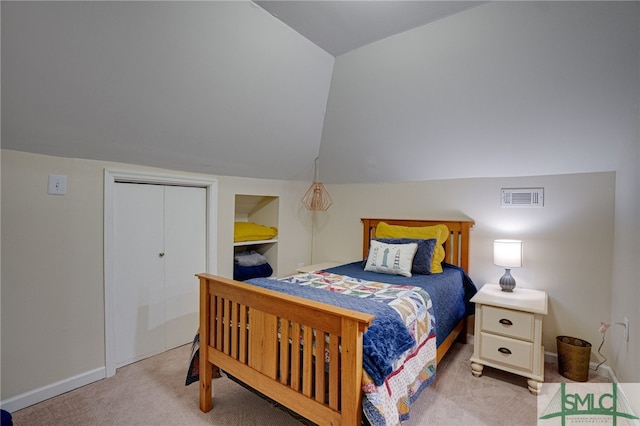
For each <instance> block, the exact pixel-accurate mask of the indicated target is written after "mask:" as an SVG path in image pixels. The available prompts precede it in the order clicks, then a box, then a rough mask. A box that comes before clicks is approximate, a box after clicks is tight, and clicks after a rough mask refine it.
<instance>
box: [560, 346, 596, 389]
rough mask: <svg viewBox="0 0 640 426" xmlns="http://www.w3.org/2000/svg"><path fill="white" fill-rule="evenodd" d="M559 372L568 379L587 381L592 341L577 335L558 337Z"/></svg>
mask: <svg viewBox="0 0 640 426" xmlns="http://www.w3.org/2000/svg"><path fill="white" fill-rule="evenodd" d="M556 344H557V349H558V372H559V373H560V374H562V375H563V376H564V377H566V378H567V379H571V380H574V381H576V382H586V381H587V380H588V379H589V360H590V359H591V343H589V342H587V341H586V340H582V339H578V338H577V337H569V336H558V337H556Z"/></svg>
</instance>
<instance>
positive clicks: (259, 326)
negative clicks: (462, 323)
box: [198, 274, 374, 425]
mask: <svg viewBox="0 0 640 426" xmlns="http://www.w3.org/2000/svg"><path fill="white" fill-rule="evenodd" d="M198 277H199V279H200V409H201V410H202V411H205V412H207V411H209V410H211V408H212V406H213V401H212V389H211V379H212V364H213V365H215V366H218V367H219V368H221V369H222V370H224V371H226V372H227V373H228V374H230V375H232V376H234V377H236V378H237V379H239V380H241V381H243V382H245V383H246V384H248V385H250V386H251V387H252V388H254V389H255V390H257V391H259V392H262V393H263V394H265V395H267V396H269V397H270V398H272V399H273V400H275V401H277V402H279V403H281V404H282V405H284V406H286V407H288V408H290V409H292V410H293V411H295V412H297V413H299V414H300V415H302V416H304V417H306V418H307V419H309V420H311V421H313V422H315V423H318V424H332V425H333V424H336V425H337V424H345V425H356V424H360V421H361V416H362V411H361V402H362V401H361V398H362V396H361V391H360V389H361V382H362V335H363V334H364V332H365V331H366V330H367V328H368V327H369V325H370V324H371V321H373V318H374V317H373V315H369V314H364V313H361V312H356V311H350V310H347V309H342V308H338V307H335V306H331V305H327V304H324V303H319V302H314V301H310V300H307V299H303V298H300V297H295V296H290V295H286V294H283V293H278V292H276V291H272V290H268V289H263V288H260V287H256V286H251V285H248V284H244V283H241V282H238V281H233V280H230V279H227V278H223V277H218V276H214V275H210V274H199V275H198ZM303 342H304V343H303ZM322 354H327V355H326V356H327V360H328V363H325V362H324V361H325V356H324V355H322ZM318 355H320V356H318ZM317 359H319V360H321V362H316V360H317Z"/></svg>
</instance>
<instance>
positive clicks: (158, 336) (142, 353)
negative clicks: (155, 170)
mask: <svg viewBox="0 0 640 426" xmlns="http://www.w3.org/2000/svg"><path fill="white" fill-rule="evenodd" d="M206 203H207V195H206V189H205V188H199V187H183V186H169V185H158V184H141V183H124V182H118V183H116V184H115V186H114V191H113V309H114V327H113V331H114V341H115V348H114V358H115V359H114V361H115V367H116V368H118V367H122V366H124V365H126V364H129V363H132V362H135V361H138V360H140V359H143V358H146V357H149V356H152V355H156V354H158V353H161V352H164V351H166V350H168V349H171V348H174V347H177V346H180V345H183V344H185V343H188V342H190V341H191V340H192V339H193V336H194V335H195V333H196V331H197V329H198V285H197V281H196V280H195V279H194V274H196V273H198V272H201V271H205V270H206V252H207V250H206V244H207V242H206V235H207V221H206V214H207V213H206V212H207V207H206Z"/></svg>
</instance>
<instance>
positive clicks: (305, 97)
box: [1, 1, 334, 180]
mask: <svg viewBox="0 0 640 426" xmlns="http://www.w3.org/2000/svg"><path fill="white" fill-rule="evenodd" d="M1 7H2V147H3V148H8V149H14V150H20V151H26V152H34V153H42V154H48V155H54V156H62V157H74V158H85V159H95V160H105V161H115V162H123V163H131V164H139V165H145V166H154V167H163V168H168V169H173V170H182V171H190V172H199V173H207V174H214V175H227V176H243V177H255V178H272V179H285V180H298V179H302V180H308V179H310V178H311V173H310V171H311V170H312V167H313V162H314V158H315V157H316V156H317V155H318V151H319V145H320V138H321V134H322V126H323V121H324V114H325V107H326V103H327V96H328V93H329V85H330V81H331V74H332V70H333V63H334V58H333V56H331V55H329V54H328V53H327V52H325V51H324V50H322V49H320V48H319V47H317V46H316V45H314V44H313V43H311V42H310V41H309V40H307V39H305V38H304V37H301V36H300V35H299V34H298V33H296V32H295V31H294V30H292V29H291V28H289V27H286V26H284V25H282V23H280V22H278V21H277V20H276V19H274V18H273V17H272V16H271V15H269V14H268V13H267V12H266V11H264V10H263V9H261V8H259V7H257V6H256V5H255V4H253V3H251V2H232V1H230V2H218V1H214V2H2V3H1Z"/></svg>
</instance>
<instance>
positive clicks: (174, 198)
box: [164, 186, 207, 349]
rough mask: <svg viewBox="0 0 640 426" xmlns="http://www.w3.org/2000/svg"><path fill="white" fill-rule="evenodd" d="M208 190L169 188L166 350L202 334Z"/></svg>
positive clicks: (166, 205) (165, 207)
mask: <svg viewBox="0 0 640 426" xmlns="http://www.w3.org/2000/svg"><path fill="white" fill-rule="evenodd" d="M206 201H207V194H206V190H205V189H204V188H186V187H172V186H167V187H165V205H164V210H165V227H164V229H165V256H164V261H165V283H166V284H165V290H166V305H165V306H166V322H165V332H166V347H167V349H171V348H174V347H177V346H180V345H183V344H185V343H188V342H190V341H192V340H193V336H195V334H196V332H197V331H198V309H199V305H198V292H199V287H198V280H197V279H196V277H195V274H197V273H199V272H204V271H206V226H207V225H206V211H207V209H206Z"/></svg>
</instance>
